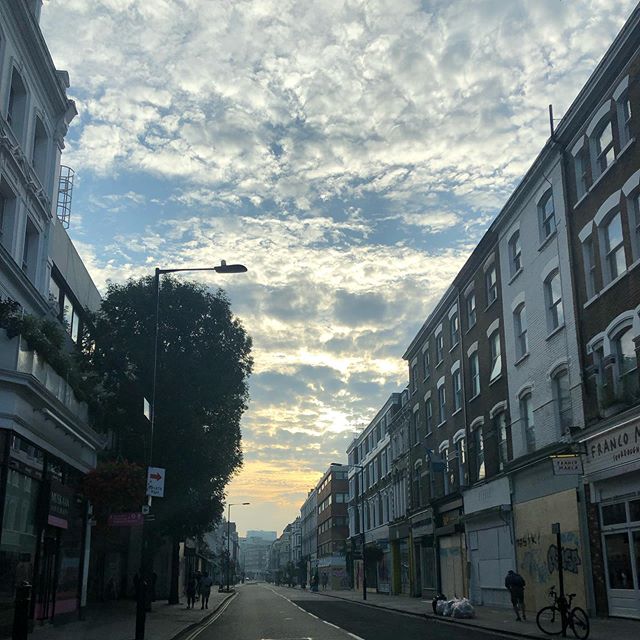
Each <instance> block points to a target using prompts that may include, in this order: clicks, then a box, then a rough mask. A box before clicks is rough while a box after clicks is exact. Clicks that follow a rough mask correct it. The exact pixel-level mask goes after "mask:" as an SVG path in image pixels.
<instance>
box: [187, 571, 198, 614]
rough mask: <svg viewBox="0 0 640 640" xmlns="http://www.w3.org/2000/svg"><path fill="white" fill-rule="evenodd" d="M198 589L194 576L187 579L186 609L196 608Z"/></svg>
mask: <svg viewBox="0 0 640 640" xmlns="http://www.w3.org/2000/svg"><path fill="white" fill-rule="evenodd" d="M197 589H198V581H197V580H196V577H195V576H194V575H190V576H189V577H188V578H187V588H186V589H185V591H186V593H187V609H193V608H194V607H195V606H196V591H197Z"/></svg>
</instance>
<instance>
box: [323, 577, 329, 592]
mask: <svg viewBox="0 0 640 640" xmlns="http://www.w3.org/2000/svg"><path fill="white" fill-rule="evenodd" d="M328 582H329V576H328V575H327V574H326V573H323V574H322V590H323V591H326V590H327V584H328Z"/></svg>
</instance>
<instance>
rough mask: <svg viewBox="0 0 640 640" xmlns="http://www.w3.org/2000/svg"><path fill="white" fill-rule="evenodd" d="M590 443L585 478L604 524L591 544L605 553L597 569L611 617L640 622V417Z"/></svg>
mask: <svg viewBox="0 0 640 640" xmlns="http://www.w3.org/2000/svg"><path fill="white" fill-rule="evenodd" d="M585 444H586V455H585V465H584V470H585V478H586V480H587V481H588V482H589V487H590V491H589V494H590V496H591V501H592V503H593V505H594V506H595V508H596V513H597V521H598V525H599V530H598V531H592V532H591V544H592V547H596V548H597V547H598V546H599V545H600V548H601V551H602V566H594V571H598V570H599V571H600V572H601V573H602V574H603V576H602V577H603V581H604V585H605V587H606V597H607V604H608V613H609V615H611V616H622V617H629V618H640V418H636V419H635V420H629V421H627V422H626V423H624V424H621V425H618V426H613V427H611V428H609V429H607V430H606V431H604V432H601V433H600V435H594V436H593V437H591V438H589V439H588V440H587V441H586V442H585ZM594 538H595V539H594ZM598 538H599V539H598Z"/></svg>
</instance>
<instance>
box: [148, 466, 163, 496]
mask: <svg viewBox="0 0 640 640" xmlns="http://www.w3.org/2000/svg"><path fill="white" fill-rule="evenodd" d="M164 476H165V469H163V468H162V467H149V468H148V470H147V495H148V496H151V497H152V498H164Z"/></svg>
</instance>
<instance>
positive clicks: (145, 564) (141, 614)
mask: <svg viewBox="0 0 640 640" xmlns="http://www.w3.org/2000/svg"><path fill="white" fill-rule="evenodd" d="M182 271H215V272H216V273H245V272H246V271H247V267H245V266H244V265H242V264H227V263H226V261H225V260H221V261H220V264H219V265H218V266H217V267H185V268H176V269H159V268H157V267H156V270H155V276H154V286H155V294H156V318H155V337H154V342H153V373H152V378H151V420H150V422H151V433H150V435H149V455H148V457H147V460H148V466H151V464H152V461H153V435H154V432H155V425H156V382H157V375H158V336H159V333H160V276H161V275H163V274H165V273H177V272H182ZM151 502H152V500H151V496H149V499H148V504H149V506H151ZM147 537H148V530H147V526H146V525H145V524H144V523H143V526H142V553H141V557H140V565H141V566H140V576H139V580H138V588H137V591H138V593H137V607H136V640H144V633H145V623H146V609H147V593H146V591H147V578H148V575H149V574H150V573H151V572H150V568H151V567H150V566H149V565H150V564H151V559H150V558H149V552H148V546H149V543H148V540H147ZM149 610H150V609H149Z"/></svg>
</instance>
